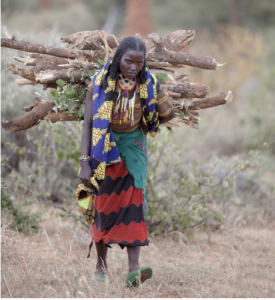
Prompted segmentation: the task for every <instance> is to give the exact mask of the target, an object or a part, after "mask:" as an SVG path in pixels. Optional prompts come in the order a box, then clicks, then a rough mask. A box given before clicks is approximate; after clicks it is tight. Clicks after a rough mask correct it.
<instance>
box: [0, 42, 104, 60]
mask: <svg viewBox="0 0 275 300" xmlns="http://www.w3.org/2000/svg"><path fill="white" fill-rule="evenodd" d="M1 46H2V47H6V48H11V49H17V50H21V51H26V52H34V53H40V54H47V55H53V56H57V57H63V58H70V59H74V58H82V59H84V60H85V59H88V60H90V61H93V60H94V61H96V60H97V59H98V57H99V58H104V57H105V51H103V50H102V51H98V52H97V53H96V55H95V53H91V52H90V51H88V50H73V49H68V48H59V47H53V46H48V45H43V44H37V43H30V42H26V41H18V40H15V39H8V38H1Z"/></svg>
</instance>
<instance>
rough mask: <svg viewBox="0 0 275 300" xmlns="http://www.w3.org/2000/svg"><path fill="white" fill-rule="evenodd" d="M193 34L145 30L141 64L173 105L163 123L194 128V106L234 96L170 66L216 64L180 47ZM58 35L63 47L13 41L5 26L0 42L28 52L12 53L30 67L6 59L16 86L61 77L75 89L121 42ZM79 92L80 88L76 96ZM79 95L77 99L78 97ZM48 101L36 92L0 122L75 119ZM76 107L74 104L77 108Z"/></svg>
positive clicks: (26, 124)
mask: <svg viewBox="0 0 275 300" xmlns="http://www.w3.org/2000/svg"><path fill="white" fill-rule="evenodd" d="M194 36H195V32H194V31H192V30H178V31H175V32H171V33H170V34H168V35H167V36H165V37H164V38H161V37H160V36H159V35H158V34H156V33H153V34H150V35H149V36H148V39H143V40H144V42H145V44H146V47H147V50H148V52H147V56H146V64H147V66H148V67H149V69H150V71H151V73H152V74H154V75H156V76H157V77H158V78H159V81H160V84H161V87H162V88H163V89H164V90H165V91H166V92H167V93H168V95H169V96H170V97H171V100H172V103H173V106H174V110H175V112H176V114H177V115H178V116H177V117H176V118H174V119H173V120H171V121H169V122H168V123H165V125H164V126H167V127H175V126H176V127H178V126H181V125H184V126H188V127H190V128H196V129H198V128H199V125H198V121H199V120H200V118H199V113H198V110H200V109H205V108H210V107H215V106H218V105H222V104H227V103H230V102H231V100H232V98H233V96H232V92H230V91H228V92H223V93H220V94H218V95H216V96H213V97H208V98H205V97H206V96H207V94H208V87H207V86H206V85H204V84H201V83H193V82H190V80H189V79H188V74H187V73H185V72H180V73H178V72H176V71H175V68H182V67H184V65H188V66H193V67H196V68H202V69H209V70H216V69H217V67H219V66H221V65H220V64H218V63H217V61H216V60H215V59H214V58H211V57H206V56H199V55H193V54H189V53H184V52H180V51H182V50H183V49H184V48H185V47H186V46H187V45H188V44H189V43H190V42H191V41H192V40H193V38H194ZM61 40H62V41H63V42H65V43H68V48H61V47H53V46H49V45H43V44H37V43H30V42H26V41H18V40H16V39H15V37H14V36H11V35H10V34H8V33H7V31H6V38H1V46H2V47H7V48H12V49H18V50H21V51H26V52H28V54H27V56H26V57H24V56H15V57H14V59H15V60H16V61H18V62H19V63H22V64H23V65H24V66H31V67H32V68H31V69H24V68H21V67H19V66H16V65H14V64H12V63H7V64H6V66H7V68H8V69H9V70H10V71H11V72H12V73H13V74H16V75H19V76H21V78H18V79H16V84H17V85H18V86H22V85H28V84H29V85H36V84H42V85H43V89H47V88H54V89H56V88H57V83H56V82H57V80H59V79H61V80H62V81H64V82H65V83H62V81H61V83H62V85H63V84H66V83H69V84H70V86H71V88H74V87H76V88H77V90H78V91H79V90H80V89H86V87H87V85H88V84H89V83H90V80H91V75H92V74H94V72H95V71H97V70H99V68H101V65H100V64H103V61H102V60H104V62H105V63H106V62H107V60H108V59H110V58H111V57H112V56H113V55H114V53H115V51H116V49H117V47H118V45H119V43H120V41H119V40H117V39H116V37H115V36H114V35H112V34H106V33H104V32H103V31H98V30H96V31H83V32H77V33H74V34H71V35H69V36H67V37H64V38H62V39H61ZM92 72H93V73H92ZM161 74H166V75H165V76H163V75H161ZM187 81H188V82H187ZM72 86H74V87H72ZM83 95H85V94H82V96H81V97H83ZM194 98H199V99H194ZM70 101H72V100H70ZM81 101H82V100H81V99H80V102H78V103H81ZM53 107H55V103H54V102H49V101H45V100H41V99H40V98H37V101H36V104H35V105H32V106H27V107H25V108H23V110H24V111H26V112H28V113H27V114H25V115H24V116H21V117H19V118H16V119H14V120H10V121H7V122H2V127H3V128H4V130H12V131H19V130H25V129H28V128H31V127H33V126H35V125H37V124H38V122H39V120H44V119H46V120H48V121H49V120H50V121H51V122H52V123H55V122H57V121H76V120H77V118H76V117H75V115H74V114H73V115H72V116H70V115H69V114H68V113H67V112H66V111H58V109H57V110H56V109H55V110H56V111H54V110H52V108H53ZM79 107H80V106H79V105H76V108H75V109H76V112H77V109H79ZM82 107H83V106H82Z"/></svg>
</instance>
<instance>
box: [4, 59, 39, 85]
mask: <svg viewBox="0 0 275 300" xmlns="http://www.w3.org/2000/svg"><path fill="white" fill-rule="evenodd" d="M5 66H6V67H7V68H8V69H9V70H10V71H11V72H12V73H13V74H16V75H20V76H22V77H24V78H26V79H28V80H31V81H35V73H34V70H33V69H23V68H20V67H18V66H17V65H14V64H12V63H6V64H5Z"/></svg>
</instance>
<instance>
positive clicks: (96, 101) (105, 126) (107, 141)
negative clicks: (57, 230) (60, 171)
mask: <svg viewBox="0 0 275 300" xmlns="http://www.w3.org/2000/svg"><path fill="white" fill-rule="evenodd" d="M111 63H112V62H111V61H109V62H108V63H107V64H106V65H105V66H104V67H103V68H102V69H101V70H100V71H99V72H98V74H97V75H95V76H94V79H93V81H94V92H93V135H92V137H93V138H92V141H91V152H90V156H91V157H92V159H91V161H90V165H91V168H92V170H93V176H92V177H91V183H92V186H93V189H90V188H88V187H86V186H85V185H84V184H83V183H81V184H80V185H79V186H78V188H77V190H76V193H75V194H76V196H77V197H78V204H79V205H80V208H81V210H82V212H83V214H84V216H85V218H86V221H87V222H88V224H92V223H93V221H94V214H95V207H94V203H95V202H94V201H95V198H96V195H98V191H99V186H100V184H101V182H102V181H103V180H104V178H105V169H106V167H107V166H111V165H116V164H120V153H119V151H118V149H117V147H116V142H115V138H114V135H113V133H112V131H111V118H112V108H113V99H114V92H115V87H116V79H112V78H111V77H110V75H109V69H110V66H111ZM140 98H141V102H142V110H143V117H142V120H141V123H140V129H141V130H142V132H143V133H145V134H147V133H149V134H150V135H151V136H152V137H154V136H155V135H156V134H157V131H158V126H159V119H158V107H157V79H156V78H155V76H154V75H152V74H151V73H150V72H149V71H148V69H147V70H146V82H145V83H144V84H140ZM82 191H83V192H86V193H85V197H82V196H80V194H81V195H83V193H81V192H82Z"/></svg>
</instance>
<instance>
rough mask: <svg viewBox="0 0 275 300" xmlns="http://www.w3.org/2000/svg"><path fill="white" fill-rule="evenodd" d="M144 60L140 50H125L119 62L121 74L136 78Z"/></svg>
mask: <svg viewBox="0 0 275 300" xmlns="http://www.w3.org/2000/svg"><path fill="white" fill-rule="evenodd" d="M144 60H145V57H144V53H143V52H142V51H137V50H129V51H127V52H125V53H124V54H123V55H122V57H121V60H120V64H119V68H120V72H121V74H122V75H123V76H124V77H126V78H128V79H134V78H136V76H137V75H138V73H139V72H140V71H141V69H142V68H143V65H144Z"/></svg>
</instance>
